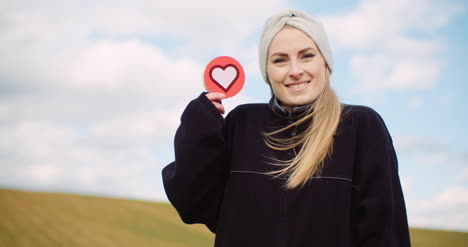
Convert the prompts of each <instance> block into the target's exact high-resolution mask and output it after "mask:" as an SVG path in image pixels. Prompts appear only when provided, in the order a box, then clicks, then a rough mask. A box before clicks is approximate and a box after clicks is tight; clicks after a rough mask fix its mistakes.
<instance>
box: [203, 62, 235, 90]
mask: <svg viewBox="0 0 468 247" xmlns="http://www.w3.org/2000/svg"><path fill="white" fill-rule="evenodd" d="M229 68H233V69H234V70H235V75H234V76H233V77H232V76H231V77H229V75H227V77H226V74H225V73H226V72H227V71H226V70H228V69H229ZM215 70H216V71H221V75H219V74H216V75H213V72H215ZM218 75H219V76H222V78H219V76H218ZM209 76H210V79H211V80H212V81H213V82H214V83H215V84H216V85H218V86H219V87H220V88H221V89H222V90H223V91H224V92H226V93H227V91H229V89H230V88H231V87H232V86H233V85H234V83H235V81H237V79H238V78H239V69H238V68H237V66H236V65H234V64H226V65H225V66H221V65H215V66H213V67H211V69H210V73H209ZM215 77H217V78H215Z"/></svg>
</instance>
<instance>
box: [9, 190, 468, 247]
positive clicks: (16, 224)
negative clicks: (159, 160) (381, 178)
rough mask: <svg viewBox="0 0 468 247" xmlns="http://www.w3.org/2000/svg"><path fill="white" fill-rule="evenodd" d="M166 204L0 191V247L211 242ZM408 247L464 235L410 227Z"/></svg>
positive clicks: (455, 244)
mask: <svg viewBox="0 0 468 247" xmlns="http://www.w3.org/2000/svg"><path fill="white" fill-rule="evenodd" d="M213 241H214V235H213V234H212V233H211V232H210V231H209V230H208V229H207V228H206V227H204V226H203V225H185V224H184V223H183V222H182V221H181V220H180V218H179V216H178V215H177V212H176V211H175V210H174V208H173V207H172V206H171V205H170V204H167V203H155V202H144V201H135V200H123V199H112V198H104V197H93V196H81V195H70V194H54V193H38V192H26V191H15V190H6V189H0V247H30V246H34V247H42V246H43V247H56V246H57V247H58V246H64V247H74V246H77V247H78V246H80V247H81V246H83V247H84V246H86V247H88V246H103V247H106V246H109V247H111V246H112V247H125V246H139V247H144V246H153V247H154V246H163V247H189V246H190V247H205V246H213ZM411 242H412V246H413V247H467V246H468V233H466V232H448V231H437V230H428V229H416V228H412V229H411Z"/></svg>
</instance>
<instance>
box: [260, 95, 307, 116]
mask: <svg viewBox="0 0 468 247" xmlns="http://www.w3.org/2000/svg"><path fill="white" fill-rule="evenodd" d="M313 104H314V101H312V102H311V103H309V104H306V105H301V106H294V107H292V109H291V112H288V111H287V110H286V109H285V108H284V107H283V106H282V105H281V103H280V101H279V100H278V98H276V97H275V96H273V97H272V98H271V99H270V102H269V104H268V105H269V106H270V109H271V110H272V111H273V113H275V114H276V115H278V116H280V117H292V116H298V115H300V114H301V113H304V112H305V111H307V109H309V108H310V107H312V105H313Z"/></svg>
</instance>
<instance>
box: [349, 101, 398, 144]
mask: <svg viewBox="0 0 468 247" xmlns="http://www.w3.org/2000/svg"><path fill="white" fill-rule="evenodd" d="M341 119H342V122H343V123H345V124H346V123H348V124H352V125H353V126H354V128H356V129H357V130H358V131H359V132H361V134H362V133H365V134H366V135H383V136H385V137H390V134H389V133H388V129H387V126H386V125H385V122H384V120H383V118H382V117H381V115H380V114H379V113H378V112H377V111H375V110H374V109H373V108H371V107H369V106H363V105H351V104H343V110H342V117H341Z"/></svg>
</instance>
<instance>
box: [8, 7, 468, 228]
mask: <svg viewBox="0 0 468 247" xmlns="http://www.w3.org/2000/svg"><path fill="white" fill-rule="evenodd" d="M246 6H248V8H246ZM287 8H296V9H301V10H303V11H306V12H308V13H309V14H311V15H313V16H315V17H317V18H318V19H320V20H321V21H322V22H323V24H324V25H325V28H326V31H327V33H328V35H329V39H330V43H331V46H332V50H333V56H334V59H335V71H334V73H333V74H332V78H331V81H332V86H333V87H334V88H335V90H336V91H337V92H338V95H339V96H340V98H341V99H342V101H343V102H345V103H349V104H363V105H368V106H371V107H373V108H374V109H375V110H376V111H378V112H379V113H380V114H381V115H382V117H383V118H384V120H385V122H386V124H387V127H388V128H389V130H390V132H391V134H392V137H393V140H394V144H395V147H396V150H397V154H398V159H399V167H400V177H401V180H402V182H403V189H404V192H405V198H406V201H407V207H408V217H409V222H410V225H412V226H419V227H430V228H438V229H455V230H462V231H468V223H467V222H468V144H467V143H466V141H465V140H467V138H468V134H467V133H466V131H465V126H468V119H467V114H466V113H465V112H466V110H465V109H464V108H465V107H466V106H467V105H468V104H467V103H468V102H467V99H466V97H465V95H464V94H466V93H467V92H468V90H467V89H468V88H467V85H466V83H465V80H464V79H465V78H464V73H465V72H466V70H467V63H466V62H465V58H466V57H467V55H468V50H467V46H466V45H465V44H466V43H467V42H468V34H467V32H464V31H463V29H464V27H465V26H466V25H467V24H468V14H467V11H468V9H467V8H468V6H467V4H466V3H465V2H464V1H461V0H450V1H435V0H416V1H403V0H377V1H370V0H361V1H348V0H346V1H286V0H269V1H266V0H265V1H263V0H259V1H255V2H253V1H244V0H238V1H235V2H234V1H233V2H232V3H228V2H226V3H219V1H214V0H213V1H211V0H203V1H196V3H195V2H192V1H170V2H167V1H132V2H131V3H130V2H128V1H99V2H95V1H61V2H59V3H57V2H56V1H41V3H31V2H28V1H14V2H10V3H6V2H2V3H0V54H2V59H1V60H0V136H1V137H2V142H1V143H0V187H7V188H19V189H28V190H39V191H60V192H74V193H85V194H97V195H107V196H117V197H126V198H137V199H145V200H163V201H165V200H167V198H166V197H165V194H164V191H163V189H162V184H161V177H160V172H161V169H162V167H164V166H165V165H166V164H167V163H169V162H171V161H172V160H173V158H174V155H173V147H172V140H173V136H174V133H175V130H176V128H177V126H178V123H179V117H180V114H181V113H182V111H183V109H184V107H185V106H186V104H187V103H188V102H189V101H190V100H191V99H193V98H195V97H196V96H197V95H198V94H199V93H200V92H201V91H203V86H202V73H203V69H204V66H205V65H206V64H207V63H208V62H209V61H210V60H211V59H212V58H214V57H216V56H221V55H228V56H232V57H234V58H236V59H238V60H239V61H240V62H241V63H242V64H243V65H244V69H245V72H246V84H245V87H244V89H243V91H242V92H241V93H240V94H239V95H238V96H236V97H234V98H232V99H228V100H226V101H225V102H224V104H225V106H226V107H227V109H228V110H231V109H233V108H234V107H235V106H236V105H238V104H243V103H250V102H266V101H268V99H269V97H270V94H269V88H268V87H267V85H266V84H265V83H264V82H263V81H262V78H261V75H260V71H259V69H258V62H257V43H258V38H259V32H260V30H261V27H262V25H263V23H264V22H265V21H266V19H267V18H268V17H269V16H271V15H273V14H276V13H277V12H278V11H281V10H284V9H287Z"/></svg>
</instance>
